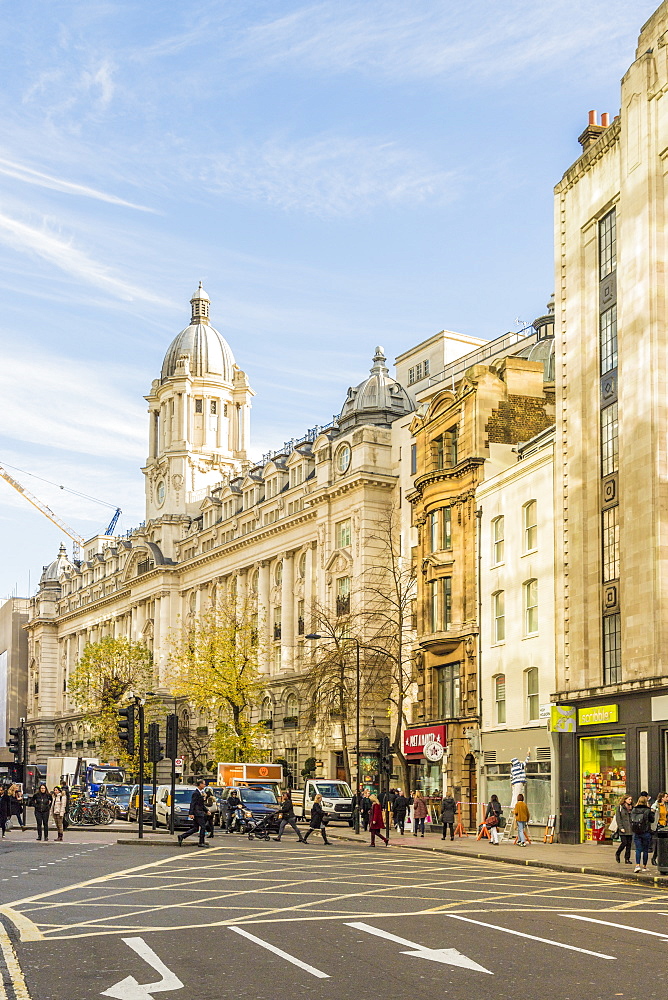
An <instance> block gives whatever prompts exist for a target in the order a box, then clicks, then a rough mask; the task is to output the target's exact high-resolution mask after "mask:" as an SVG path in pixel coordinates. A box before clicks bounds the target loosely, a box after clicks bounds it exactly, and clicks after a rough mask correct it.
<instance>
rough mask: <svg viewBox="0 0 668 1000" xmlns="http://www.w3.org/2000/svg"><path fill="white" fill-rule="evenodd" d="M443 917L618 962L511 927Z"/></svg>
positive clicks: (448, 915)
mask: <svg viewBox="0 0 668 1000" xmlns="http://www.w3.org/2000/svg"><path fill="white" fill-rule="evenodd" d="M443 916H445V917H448V919H449V920H463V921H465V922H466V923H467V924H475V925H476V927H489V928H490V930H493V931H500V932H501V933H502V934H514V935H515V937H521V938H528V940H529V941H538V942H540V944H549V945H552V946H553V947H554V948H565V949H566V950H567V951H579V952H580V953H581V954H582V955H592V956H593V958H607V959H609V960H611V961H613V962H615V961H616V960H617V956H616V955H604V954H603V953H602V952H600V951H589V949H588V948H576V946H575V945H574V944H564V943H563V942H562V941H550V939H549V938H543V937H536V935H535V934H525V933H524V931H515V930H512V929H511V928H510V927H499V925H498V924H486V923H484V921H482V920H472V919H471V917H463V916H461V914H459V913H444V914H443Z"/></svg>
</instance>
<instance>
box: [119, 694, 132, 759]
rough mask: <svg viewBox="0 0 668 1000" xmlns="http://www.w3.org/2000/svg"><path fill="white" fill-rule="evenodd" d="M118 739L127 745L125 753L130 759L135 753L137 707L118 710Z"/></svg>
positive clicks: (129, 706) (130, 706)
mask: <svg viewBox="0 0 668 1000" xmlns="http://www.w3.org/2000/svg"><path fill="white" fill-rule="evenodd" d="M118 738H119V740H120V741H121V743H124V744H125V752H126V753H127V754H129V756H130V757H134V753H135V706H134V705H128V706H127V708H119V709H118Z"/></svg>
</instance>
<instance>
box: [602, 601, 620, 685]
mask: <svg viewBox="0 0 668 1000" xmlns="http://www.w3.org/2000/svg"><path fill="white" fill-rule="evenodd" d="M621 680H622V622H621V615H620V614H619V612H618V613H617V614H616V615H606V617H605V618H604V619H603V683H604V684H619V683H621Z"/></svg>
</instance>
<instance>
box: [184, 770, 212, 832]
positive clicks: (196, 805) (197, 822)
mask: <svg viewBox="0 0 668 1000" xmlns="http://www.w3.org/2000/svg"><path fill="white" fill-rule="evenodd" d="M205 784H206V782H205V781H204V779H203V778H200V779H199V781H198V782H197V788H196V789H195V791H194V792H193V797H192V798H191V800H190V814H189V816H188V819H190V820H191V822H192V826H191V827H190V829H189V830H186V832H185V833H181V834H179V837H178V841H179V847H180V846H181V844H182V843H183V841H184V840H185V839H186V837H190V836H192V834H193V833H199V844H198V845H197V846H198V847H208V846H209V845H208V844H205V843H204V837H205V835H206V820H207V815H208V814H207V811H206V804H205V802H204V793H203V788H204V786H205Z"/></svg>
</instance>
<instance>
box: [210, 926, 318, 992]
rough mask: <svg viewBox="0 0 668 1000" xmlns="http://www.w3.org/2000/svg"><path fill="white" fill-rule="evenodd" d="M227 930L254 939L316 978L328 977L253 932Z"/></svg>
mask: <svg viewBox="0 0 668 1000" xmlns="http://www.w3.org/2000/svg"><path fill="white" fill-rule="evenodd" d="M228 930H231V931H234V933H235V934H241V936H242V937H245V938H248V940H249V941H254V942H255V944H259V945H260V947H261V948H266V949H267V951H271V952H273V953H274V955H279V956H280V958H284V959H285V960H286V962H292V964H293V965H296V966H298V967H299V968H300V969H303V970H304V971H305V972H308V973H310V974H311V975H312V976H316V977H317V978H318V979H329V976H328V975H327V973H326V972H321V971H320V969H315V968H314V967H313V966H312V965H308V964H307V963H306V962H302V961H300V959H298V958H295V957H294V956H293V955H288V953H287V951H281V949H280V948H276V947H274V945H273V944H269V943H268V942H267V941H263V940H262V938H259V937H255V935H254V934H249V933H248V931H245V930H244V929H243V927H238V926H234V927H229V928H228Z"/></svg>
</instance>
